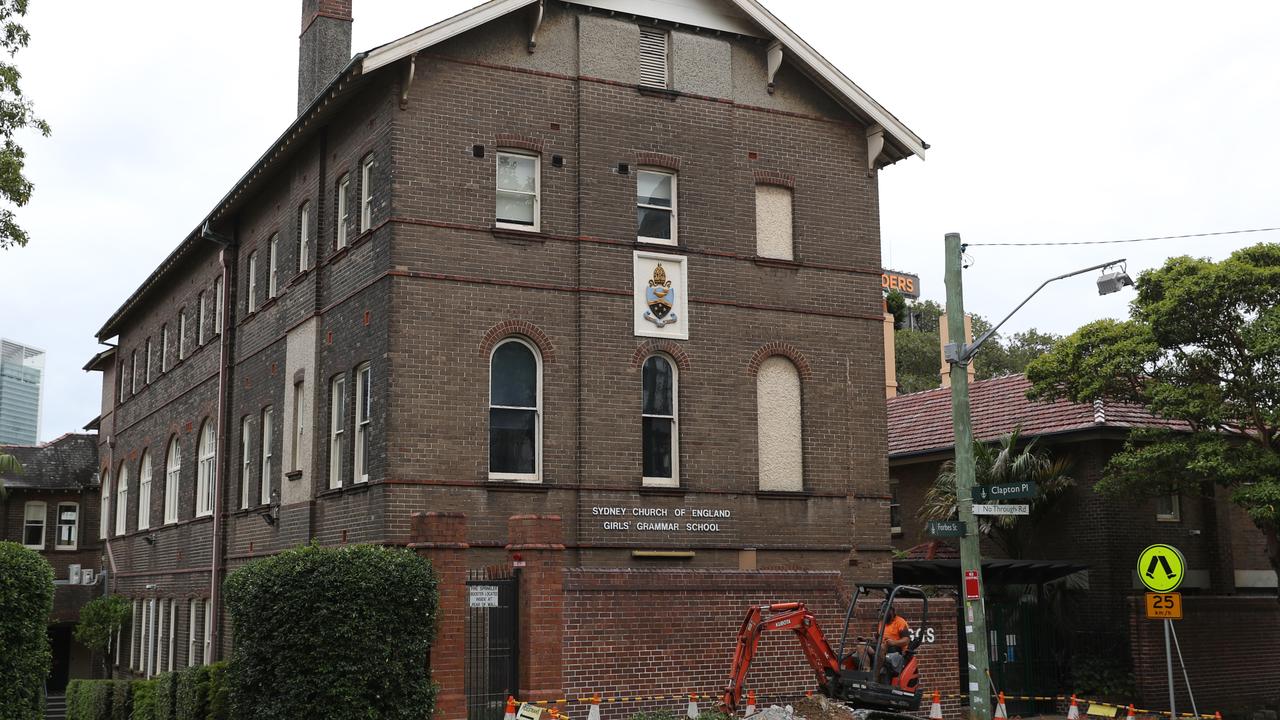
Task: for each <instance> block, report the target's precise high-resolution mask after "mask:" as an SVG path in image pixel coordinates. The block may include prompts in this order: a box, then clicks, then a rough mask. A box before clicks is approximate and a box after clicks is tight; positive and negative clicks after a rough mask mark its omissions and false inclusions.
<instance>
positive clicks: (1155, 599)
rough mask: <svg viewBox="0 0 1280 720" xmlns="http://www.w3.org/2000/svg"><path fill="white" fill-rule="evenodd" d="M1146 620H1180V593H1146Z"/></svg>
mask: <svg viewBox="0 0 1280 720" xmlns="http://www.w3.org/2000/svg"><path fill="white" fill-rule="evenodd" d="M1147 619H1149V620H1181V619H1182V593H1176V592H1173V593H1147Z"/></svg>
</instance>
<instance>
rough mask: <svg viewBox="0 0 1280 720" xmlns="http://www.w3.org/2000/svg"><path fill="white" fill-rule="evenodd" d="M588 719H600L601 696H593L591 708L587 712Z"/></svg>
mask: <svg viewBox="0 0 1280 720" xmlns="http://www.w3.org/2000/svg"><path fill="white" fill-rule="evenodd" d="M587 720H600V696H599V695H592V696H591V710H589V711H588V712H587Z"/></svg>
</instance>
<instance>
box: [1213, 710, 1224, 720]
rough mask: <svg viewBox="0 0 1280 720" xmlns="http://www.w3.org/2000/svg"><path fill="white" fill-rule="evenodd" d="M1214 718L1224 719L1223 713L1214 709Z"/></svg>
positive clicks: (1214, 719)
mask: <svg viewBox="0 0 1280 720" xmlns="http://www.w3.org/2000/svg"><path fill="white" fill-rule="evenodd" d="M1213 720H1222V713H1221V712H1218V711H1217V710H1214V711H1213Z"/></svg>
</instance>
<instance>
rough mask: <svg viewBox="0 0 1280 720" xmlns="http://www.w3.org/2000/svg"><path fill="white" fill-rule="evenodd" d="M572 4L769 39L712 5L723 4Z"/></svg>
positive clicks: (676, 0)
mask: <svg viewBox="0 0 1280 720" xmlns="http://www.w3.org/2000/svg"><path fill="white" fill-rule="evenodd" d="M569 2H571V3H573V4H575V5H586V6H588V7H593V8H599V9H601V10H612V11H615V12H620V13H626V14H627V15H640V16H641V17H650V18H657V19H659V20H666V21H668V22H673V23H679V24H681V25H693V26H695V27H700V28H707V29H708V30H721V31H724V32H731V33H737V34H739V35H746V36H748V37H765V36H766V35H765V33H764V32H763V31H762V30H761V29H760V26H759V25H757V24H756V23H755V22H753V21H752V20H751V19H750V18H749V17H748V16H746V15H745V14H743V13H742V11H741V10H740V9H739V10H738V12H719V11H718V10H717V9H716V8H714V7H713V5H717V4H719V5H723V4H724V3H709V2H703V1H702V0H569ZM726 9H728V8H726ZM735 9H736V8H735Z"/></svg>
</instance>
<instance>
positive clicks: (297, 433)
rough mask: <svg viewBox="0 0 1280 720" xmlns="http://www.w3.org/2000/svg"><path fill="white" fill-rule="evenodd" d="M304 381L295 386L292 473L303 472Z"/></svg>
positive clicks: (290, 457)
mask: <svg viewBox="0 0 1280 720" xmlns="http://www.w3.org/2000/svg"><path fill="white" fill-rule="evenodd" d="M305 382H306V381H304V380H299V381H297V382H295V383H294V384H293V428H292V430H293V432H292V433H291V434H292V435H293V446H292V447H291V448H290V451H291V452H290V453H289V470H290V472H302V439H303V437H304V433H305V432H306V430H305V427H306V417H307V416H306V402H307V398H306V394H305V393H306V388H305Z"/></svg>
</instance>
